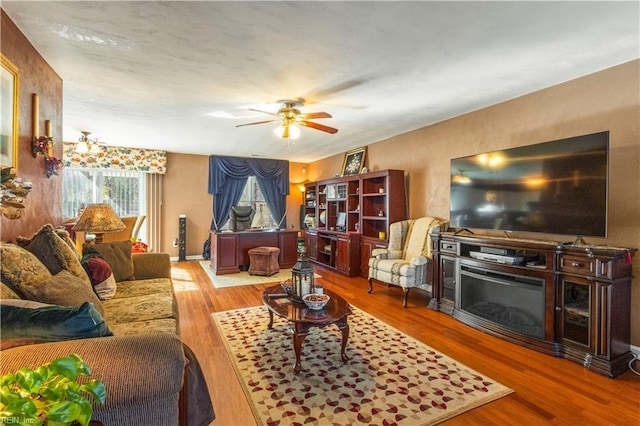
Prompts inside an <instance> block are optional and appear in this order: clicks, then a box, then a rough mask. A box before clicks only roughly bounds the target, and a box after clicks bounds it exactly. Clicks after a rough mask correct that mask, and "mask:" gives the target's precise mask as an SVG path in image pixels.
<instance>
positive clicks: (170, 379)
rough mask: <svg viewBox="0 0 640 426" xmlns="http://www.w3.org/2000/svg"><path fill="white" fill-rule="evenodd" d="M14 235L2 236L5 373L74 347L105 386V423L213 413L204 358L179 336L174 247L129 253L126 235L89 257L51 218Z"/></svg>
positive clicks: (194, 418) (199, 418) (100, 410)
mask: <svg viewBox="0 0 640 426" xmlns="http://www.w3.org/2000/svg"><path fill="white" fill-rule="evenodd" d="M16 243H17V244H12V243H6V242H2V243H0V251H1V252H0V256H1V258H0V262H1V263H2V271H1V272H2V273H1V275H2V284H1V285H2V295H1V297H2V300H1V301H0V302H1V305H0V312H1V314H2V325H1V327H2V339H1V342H2V364H1V365H0V373H1V374H5V373H7V372H14V371H17V370H18V369H20V368H22V367H35V366H37V365H40V364H43V363H46V362H49V361H51V360H53V359H55V358H58V357H62V356H67V355H69V354H72V353H75V354H78V355H79V356H80V357H81V358H82V359H83V360H84V361H85V362H86V363H87V364H88V365H89V367H90V368H91V370H92V374H91V377H92V378H94V379H98V380H100V381H102V382H103V383H104V384H105V386H106V389H107V399H106V402H105V404H104V405H95V406H94V415H93V419H94V420H98V421H101V422H102V423H103V425H105V426H108V425H122V424H139V425H143V424H148V425H151V424H153V425H177V424H181V425H187V424H188V425H208V424H210V423H211V422H212V421H213V419H214V412H213V406H212V404H211V400H210V398H209V393H208V390H207V385H206V383H205V381H204V377H203V375H202V371H201V370H200V366H199V364H198V362H197V359H196V357H195V356H194V354H193V353H192V352H191V351H190V349H189V348H188V347H187V346H186V345H184V344H183V343H182V341H181V340H180V337H179V327H178V319H179V317H178V311H177V304H176V300H175V297H174V290H173V284H172V281H171V268H170V261H169V255H168V254H166V253H140V254H131V243H130V242H129V241H122V242H114V243H108V244H96V245H93V246H92V250H90V253H89V255H87V256H84V257H81V255H80V254H79V253H77V252H76V250H75V245H74V243H73V242H72V241H71V240H70V239H69V238H68V234H67V233H66V231H61V230H55V229H54V228H53V227H52V226H51V225H46V226H44V227H43V228H42V229H40V230H39V231H38V232H37V233H36V234H34V235H33V236H32V237H31V238H18V240H17V241H16ZM92 259H93V260H98V261H97V262H93V263H92V262H90V261H89V260H92ZM96 265H98V266H97V267H96ZM89 266H93V267H89ZM105 269H106V271H105ZM98 281H99V282H98ZM101 298H102V299H103V300H101Z"/></svg>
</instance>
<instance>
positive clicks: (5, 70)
mask: <svg viewBox="0 0 640 426" xmlns="http://www.w3.org/2000/svg"><path fill="white" fill-rule="evenodd" d="M0 63H1V65H2V66H1V67H0V102H2V105H1V106H0V111H1V113H2V117H0V123H2V124H1V126H2V127H1V129H0V166H1V167H10V168H17V167H18V87H19V85H18V68H17V67H16V66H15V65H14V64H13V63H12V62H11V61H10V60H9V59H8V58H7V57H6V56H4V55H2V54H0Z"/></svg>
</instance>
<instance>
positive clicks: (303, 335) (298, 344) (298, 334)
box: [293, 327, 307, 374]
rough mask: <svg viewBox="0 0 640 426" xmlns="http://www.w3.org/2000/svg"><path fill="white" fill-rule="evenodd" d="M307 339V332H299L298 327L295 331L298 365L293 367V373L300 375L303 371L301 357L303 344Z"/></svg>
mask: <svg viewBox="0 0 640 426" xmlns="http://www.w3.org/2000/svg"><path fill="white" fill-rule="evenodd" d="M306 338H307V330H304V331H302V330H298V329H297V327H295V328H294V331H293V351H294V352H295V353H296V364H295V365H294V366H293V373H294V374H298V373H299V372H300V370H301V369H302V363H301V362H300V356H301V354H302V342H304V339H306Z"/></svg>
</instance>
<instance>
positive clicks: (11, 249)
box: [0, 242, 51, 296]
mask: <svg viewBox="0 0 640 426" xmlns="http://www.w3.org/2000/svg"><path fill="white" fill-rule="evenodd" d="M0 262H1V264H2V269H1V270H0V275H1V276H2V282H3V283H4V284H6V285H7V286H8V287H9V288H10V289H11V290H13V291H14V292H16V293H17V294H18V295H20V296H21V294H20V291H19V289H20V288H21V287H22V286H23V285H24V284H26V283H35V284H37V283H41V282H43V281H46V280H48V279H49V278H51V273H50V272H49V270H48V269H47V267H46V266H44V264H42V262H40V260H38V258H37V257H36V256H35V255H34V254H33V253H31V252H29V251H28V250H25V249H23V248H22V247H19V246H17V245H15V244H11V243H5V242H0Z"/></svg>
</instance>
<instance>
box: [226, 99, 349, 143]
mask: <svg viewBox="0 0 640 426" xmlns="http://www.w3.org/2000/svg"><path fill="white" fill-rule="evenodd" d="M278 103H282V105H283V106H282V108H280V109H279V110H278V112H275V113H274V112H269V111H262V110H259V109H252V108H250V109H249V110H250V111H256V112H261V113H263V114H268V115H271V116H273V117H275V118H274V119H272V120H265V121H257V122H255V123H246V124H238V125H237V126H236V127H243V126H253V125H256V124H265V123H272V122H274V121H280V122H281V124H280V126H278V127H276V128H275V129H274V131H273V133H275V135H276V136H278V137H280V138H282V139H298V137H299V136H300V129H299V127H298V126H304V127H310V128H312V129H316V130H320V131H323V132H327V133H331V134H334V133H337V132H338V129H335V128H333V127H329V126H325V125H323V124H318V123H314V122H313V121H308V120H313V119H318V118H331V114H328V113H326V112H309V113H306V114H303V113H302V112H301V111H300V110H299V109H297V108H296V106H302V105H304V101H303V100H302V99H298V100H296V101H293V100H288V99H287V100H281V101H278Z"/></svg>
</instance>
